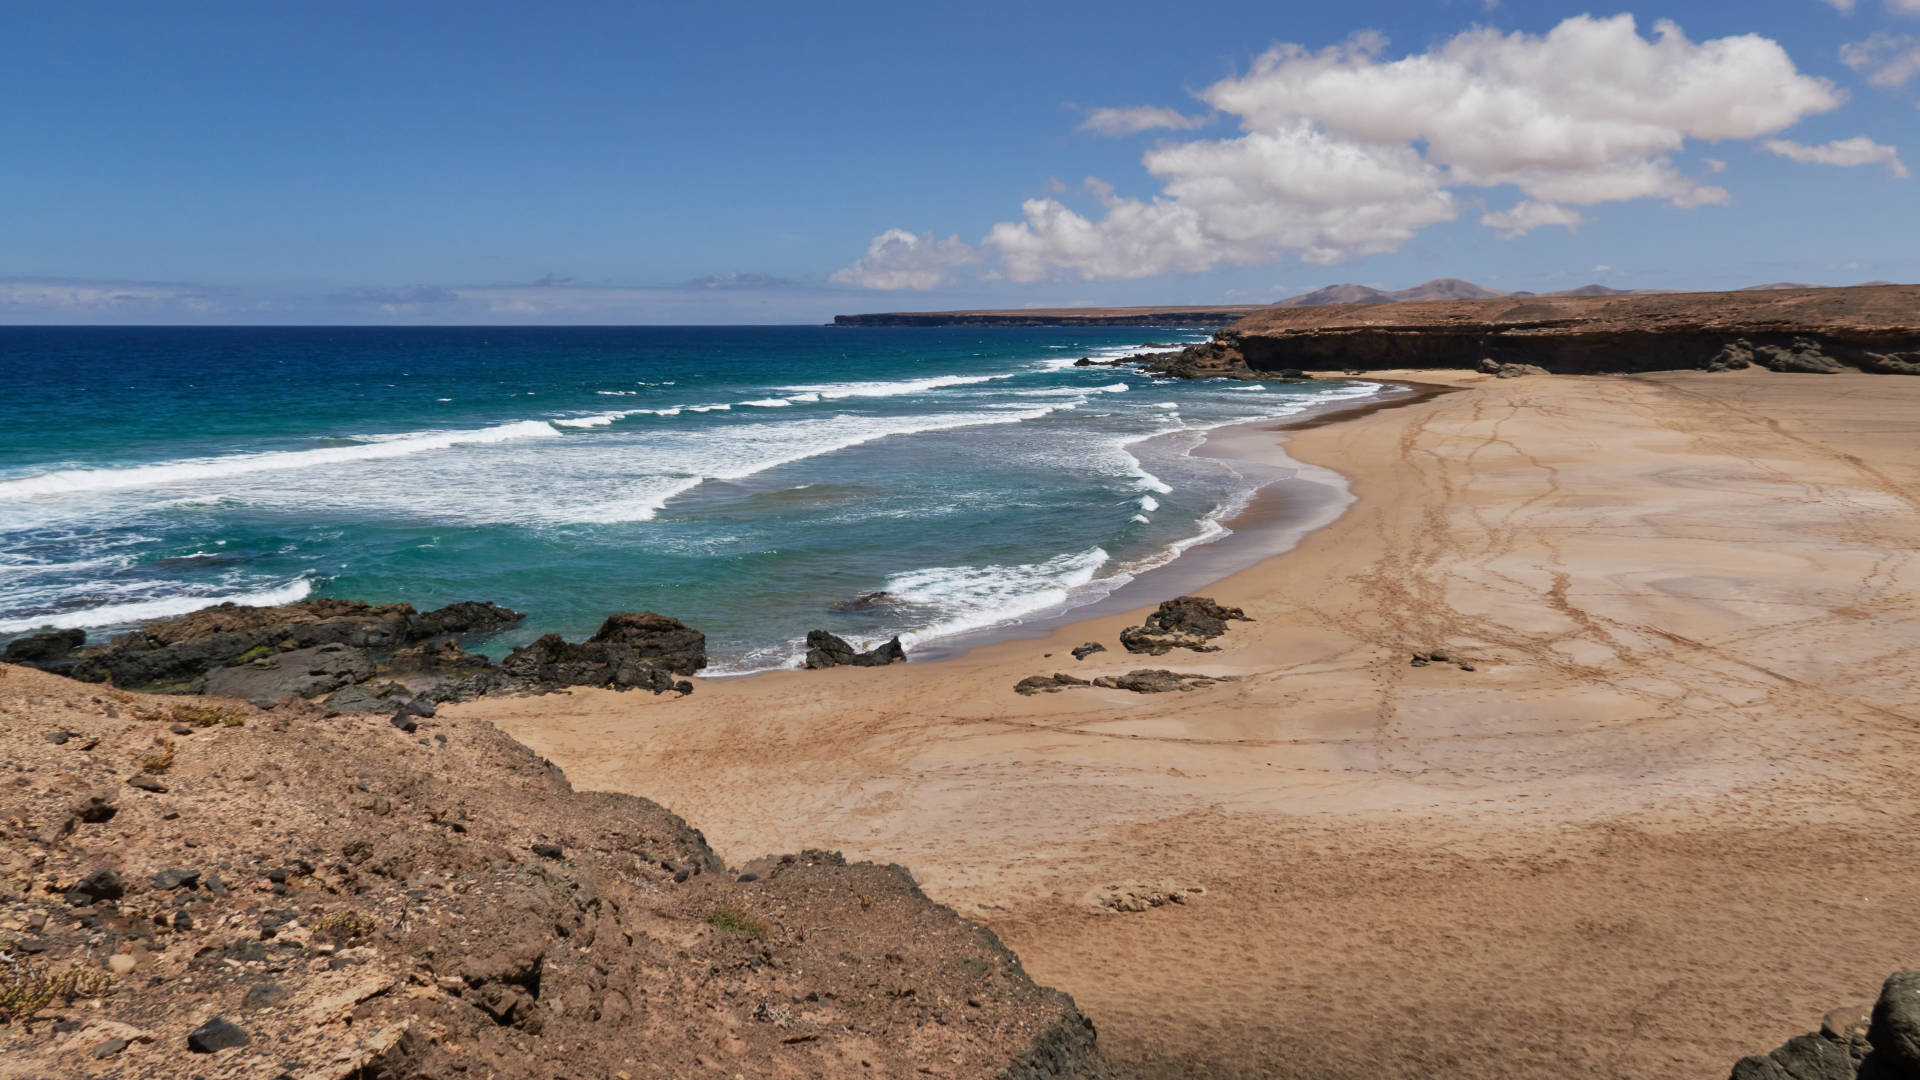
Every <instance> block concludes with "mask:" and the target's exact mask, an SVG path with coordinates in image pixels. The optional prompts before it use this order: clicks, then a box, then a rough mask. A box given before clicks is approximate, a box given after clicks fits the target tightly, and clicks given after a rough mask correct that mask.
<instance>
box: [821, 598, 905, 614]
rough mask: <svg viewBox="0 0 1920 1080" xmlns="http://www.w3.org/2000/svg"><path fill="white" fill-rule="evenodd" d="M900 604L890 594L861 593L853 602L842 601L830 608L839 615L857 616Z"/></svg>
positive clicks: (897, 599)
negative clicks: (864, 612)
mask: <svg viewBox="0 0 1920 1080" xmlns="http://www.w3.org/2000/svg"><path fill="white" fill-rule="evenodd" d="M899 602H900V600H899V598H898V597H896V596H894V595H893V594H892V593H890V592H870V593H861V594H860V595H859V596H856V597H854V598H853V599H851V600H842V601H840V602H839V603H837V604H835V605H833V606H832V607H830V608H828V609H827V610H828V611H831V612H834V613H835V614H837V615H857V614H859V613H861V612H863V611H882V610H885V609H886V608H890V607H893V606H894V605H895V604H898V603H899Z"/></svg>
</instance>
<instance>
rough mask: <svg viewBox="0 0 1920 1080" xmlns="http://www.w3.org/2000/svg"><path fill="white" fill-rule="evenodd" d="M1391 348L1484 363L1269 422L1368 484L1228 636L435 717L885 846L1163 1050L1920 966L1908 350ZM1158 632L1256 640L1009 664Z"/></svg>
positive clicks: (1777, 1004)
mask: <svg viewBox="0 0 1920 1080" xmlns="http://www.w3.org/2000/svg"><path fill="white" fill-rule="evenodd" d="M1381 374H1382V376H1383V377H1388V378H1404V379H1407V380H1412V381H1417V382H1422V383H1428V384H1437V385H1445V386H1448V387H1452V388H1454V389H1455V390H1456V392H1451V393H1444V394H1438V395H1435V396H1430V397H1425V398H1423V399H1421V400H1419V401H1416V402H1413V403H1411V404H1407V405H1405V406H1404V407H1399V408H1392V409H1382V410H1377V411H1371V412H1367V413H1365V414H1364V415H1359V416H1356V417H1349V418H1346V419H1339V420H1336V421H1334V422H1331V423H1325V424H1321V425H1318V426H1312V427H1308V428H1306V429H1305V430H1295V431H1290V432H1274V433H1271V435H1270V438H1271V439H1272V441H1273V442H1274V443H1276V444H1277V443H1279V442H1280V441H1282V440H1284V441H1285V447H1286V451H1287V453H1289V454H1291V455H1292V457H1294V458H1296V459H1298V460H1299V461H1300V462H1303V463H1306V464H1308V465H1312V466H1317V467H1321V468H1326V469H1331V470H1334V471H1336V472H1338V473H1339V474H1340V475H1341V476H1344V477H1345V478H1346V479H1347V481H1348V482H1349V483H1350V485H1351V491H1352V494H1353V495H1354V496H1355V501H1354V502H1353V504H1352V505H1351V506H1349V507H1348V508H1347V509H1346V510H1345V512H1344V513H1342V514H1341V515H1340V516H1339V517H1338V519H1337V520H1335V521H1333V522H1332V523H1331V524H1327V525H1325V526H1323V527H1321V528H1318V529H1316V530H1314V531H1313V532H1311V533H1309V534H1308V535H1307V536H1305V538H1304V539H1303V540H1302V541H1301V542H1300V543H1299V544H1298V546H1296V547H1295V548H1293V550H1291V551H1288V552H1286V553H1285V554H1282V555H1279V556H1276V557H1273V558H1269V559H1265V560H1264V561H1261V562H1259V563H1258V564H1257V565H1253V566H1251V567H1250V568H1248V569H1244V570H1241V571H1239V572H1236V573H1233V574H1231V575H1230V576H1228V577H1225V578H1224V579H1222V580H1218V581H1216V582H1214V583H1212V584H1210V585H1207V586H1206V587H1205V588H1203V589H1197V590H1194V591H1198V592H1200V593H1202V594H1203V595H1208V596H1211V597H1213V598H1214V599H1216V600H1218V601H1219V602H1221V603H1223V604H1229V605H1234V606H1239V607H1242V608H1244V609H1245V610H1246V612H1247V614H1248V615H1249V616H1251V617H1252V618H1253V619H1254V620H1256V621H1254V622H1251V623H1235V624H1233V629H1232V630H1231V631H1230V632H1229V633H1228V634H1227V635H1226V636H1225V637H1224V638H1222V639H1220V644H1222V645H1223V646H1224V648H1223V649H1222V651H1220V652H1217V653H1209V654H1190V653H1184V652H1175V653H1173V654H1172V655H1169V656H1166V657H1134V656H1129V655H1128V654H1126V653H1125V652H1123V651H1121V650H1120V649H1119V647H1118V644H1117V636H1118V632H1119V630H1120V629H1121V628H1122V627H1124V626H1128V625H1131V624H1135V623H1138V622H1139V621H1140V620H1141V617H1142V616H1143V615H1144V614H1146V612H1147V610H1148V608H1147V607H1146V606H1142V607H1140V608H1138V609H1137V610H1133V611H1130V612H1126V613H1116V614H1111V615H1101V616H1100V617H1098V618H1093V619H1090V620H1083V621H1080V622H1076V623H1073V624H1071V625H1068V626H1065V627H1061V628H1059V629H1057V630H1054V631H1052V632H1050V633H1048V634H1047V635H1046V636H1043V637H1036V638H1030V639H1024V640H1013V641H1006V642H1002V643H999V644H994V645H989V646H986V647H982V648H978V649H975V650H973V651H971V652H968V653H966V654H965V655H962V656H959V657H955V658H952V659H946V660H942V661H939V662H936V663H924V664H922V663H909V664H906V665H900V666H895V667H892V668H885V669H836V670H830V671H821V672H801V671H795V672H781V673H775V674H770V675H765V676H758V677H753V678H748V679H736V680H707V681H703V682H701V684H700V685H699V688H698V690H697V692H696V693H695V694H694V695H693V696H692V697H691V698H689V699H686V700H672V699H670V698H656V697H653V696H651V695H641V694H631V693H630V694H620V693H614V692H611V691H596V690H576V691H573V692H572V693H571V694H570V695H554V696H548V697H541V698H514V699H483V700H481V701H477V702H474V703H470V704H467V705H462V706H456V707H452V708H450V709H448V710H447V712H448V713H449V714H451V715H454V716H456V717H459V718H466V717H480V718H486V719H490V720H492V721H494V722H495V723H497V724H499V725H500V726H501V727H502V728H503V729H505V730H506V731H507V732H508V733H509V734H511V735H512V736H514V737H515V738H517V739H519V740H521V741H523V742H525V743H526V744H527V745H529V746H531V747H533V748H534V749H535V750H536V751H538V752H539V753H541V754H544V755H546V756H548V757H550V758H551V759H553V760H554V761H555V762H557V763H559V764H560V765H562V766H563V767H564V768H565V769H566V771H567V773H568V775H569V776H570V777H571V778H572V780H573V782H574V783H575V784H576V785H577V786H579V787H581V788H594V789H606V790H615V791H627V792H633V793H638V794H643V795H646V796H648V797H650V798H653V799H656V800H658V801H660V802H662V803H664V804H665V805H666V806H668V807H669V808H671V809H672V810H674V811H676V812H678V813H680V814H682V815H684V816H685V817H686V818H687V819H688V820H689V821H691V822H694V823H696V824H697V825H699V826H700V828H701V829H703V830H704V831H705V834H706V836H707V838H708V839H709V840H710V841H711V842H712V843H713V845H714V847H715V848H716V849H717V850H718V851H719V852H720V853H721V854H722V855H723V856H724V857H725V858H726V859H727V860H728V861H730V862H732V863H734V864H736V865H738V864H742V863H745V862H746V861H747V860H749V859H752V858H755V857H757V856H760V855H762V854H766V853H769V852H780V851H790V850H797V849H800V848H806V847H820V848H834V849H839V850H842V851H844V852H845V853H846V855H847V856H848V857H849V858H859V859H872V860H877V861H880V862H897V863H901V864H904V865H905V866H907V867H908V868H910V869H911V870H912V871H913V873H914V875H915V876H916V877H917V878H918V880H919V881H920V883H921V884H922V886H923V887H924V888H925V890H926V891H927V893H928V894H929V895H931V896H932V897H933V898H935V899H937V900H939V901H941V902H944V903H946V904H950V905H952V906H953V907H954V908H956V909H957V910H959V911H960V912H961V913H962V914H964V915H967V916H970V917H973V918H975V919H978V920H980V921H982V922H984V923H985V924H986V925H988V926H989V927H991V928H992V929H993V930H995V931H996V932H997V933H998V934H999V935H1000V936H1001V937H1002V939H1003V940H1004V941H1005V942H1006V943H1007V944H1008V945H1009V946H1011V947H1012V948H1013V949H1014V950H1015V951H1016V952H1017V953H1018V954H1019V956H1020V958H1021V960H1022V961H1023V962H1024V964H1025V966H1026V969H1027V970H1028V972H1029V973H1030V974H1031V975H1032V976H1033V977H1034V978H1035V979H1036V980H1037V981H1039V982H1041V983H1045V984H1049V985H1052V986H1055V987H1058V988H1060V989H1062V990H1065V991H1067V992H1068V993H1070V994H1072V995H1073V997H1074V998H1075V999H1076V1000H1077V1001H1078V1003H1079V1005H1080V1007H1081V1008H1082V1010H1083V1011H1084V1012H1085V1013H1086V1014H1087V1015H1088V1016H1089V1017H1091V1018H1092V1019H1093V1021H1094V1022H1095V1023H1096V1024H1097V1025H1098V1027H1099V1031H1100V1041H1101V1044H1102V1046H1103V1047H1104V1048H1105V1049H1106V1051H1107V1053H1108V1054H1109V1055H1111V1056H1112V1057H1113V1058H1114V1059H1115V1060H1116V1061H1119V1062H1122V1063H1125V1064H1127V1065H1130V1066H1132V1067H1134V1068H1137V1069H1138V1070H1139V1071H1140V1072H1141V1073H1142V1074H1143V1075H1146V1076H1166V1077H1172V1076H1192V1075H1205V1076H1226V1077H1233V1076H1249V1077H1250V1076H1264V1075H1273V1074H1284V1075H1290V1076H1302V1077H1424V1076H1432V1075H1446V1076H1450V1077H1542V1078H1544V1077H1564V1076H1570V1075H1591V1076H1605V1077H1647V1078H1653V1077H1683V1076H1684V1077H1717V1076H1723V1075H1725V1073H1726V1071H1727V1070H1728V1068H1729V1067H1730V1066H1731V1065H1732V1063H1733V1061H1734V1060H1735V1059H1737V1058H1739V1057H1741V1056H1742V1055H1744V1054H1748V1053H1755V1052H1763V1051H1765V1050H1767V1049H1770V1048H1771V1047H1773V1046H1776V1045H1778V1044H1779V1043H1780V1042H1781V1041H1783V1040H1784V1039H1786V1038H1787V1037H1789V1036H1791V1035H1795V1034H1799V1033H1802V1032H1805V1031H1808V1030H1812V1029H1813V1028H1815V1027H1817V1026H1818V1022H1819V1017H1820V1015H1821V1013H1823V1012H1825V1011H1826V1010H1828V1009H1831V1008H1834V1007H1837V1006H1841V1005H1850V1004H1853V1003H1856V1002H1860V1001H1867V1000H1871V999H1872V997H1873V994H1874V992H1875V991H1876V990H1877V988H1878V987H1879V984H1880V981H1881V980H1882V979H1883V978H1884V977H1885V976H1886V975H1887V973H1888V972H1890V971H1893V970H1894V969H1896V968H1900V967H1903V966H1905V967H1913V966H1916V965H1920V921H1917V920H1915V919H1914V917H1913V913H1914V912H1915V911H1916V910H1920V874H1916V873H1915V870H1914V867H1915V866H1917V865H1920V784H1916V783H1915V781H1914V777H1915V776H1916V775H1920V773H1917V772H1916V766H1920V663H1916V662H1915V656H1916V655H1917V653H1916V646H1920V614H1917V613H1920V569H1917V568H1916V566H1915V561H1914V557H1913V553H1914V551H1915V550H1916V547H1920V454H1916V453H1915V433H1916V428H1915V425H1914V420H1913V418H1914V417H1915V416H1916V415H1920V379H1902V378H1895V377H1886V376H1875V375H1860V374H1833V375H1785V374H1775V373H1769V372H1760V371H1752V372H1741V373H1725V374H1704V373H1669V374H1658V375H1649V376H1640V377H1602V376H1592V377H1578V376H1552V377H1546V376H1531V377H1525V378H1517V379H1506V380H1500V379H1494V378H1492V377H1489V376H1482V375H1473V374H1465V373H1461V372H1385V373H1381ZM1256 509H1258V508H1257V507H1256ZM1169 595H1170V594H1169ZM1164 598H1165V597H1164V596H1154V597H1151V598H1150V600H1153V601H1157V600H1159V599H1164ZM1141 603H1142V605H1147V604H1148V603H1149V598H1145V597H1143V598H1142V600H1141ZM1085 641H1101V642H1103V643H1105V644H1106V645H1107V647H1108V650H1109V651H1107V652H1104V653H1098V654H1094V655H1092V656H1090V657H1089V658H1088V659H1087V660H1085V661H1080V662H1076V661H1075V660H1074V659H1073V658H1072V656H1071V655H1070V653H1069V650H1070V649H1071V648H1072V647H1073V646H1075V645H1078V644H1080V643H1082V642H1085ZM1436 649H1437V650H1442V651H1444V652H1445V653H1446V654H1447V655H1448V656H1449V657H1450V658H1455V659H1464V660H1466V661H1468V662H1470V664H1471V666H1472V668H1473V670H1471V671H1467V670H1462V669H1461V668H1460V667H1458V666H1456V665H1453V664H1450V663H1435V664H1431V665H1428V666H1424V667H1415V666H1412V665H1411V664H1410V659H1411V657H1412V655H1413V654H1414V653H1415V652H1428V651H1432V650H1436ZM1138 667H1168V668H1172V669H1174V670H1178V671H1186V672H1198V673H1211V674H1220V675H1227V674H1231V675H1236V676H1239V677H1240V681H1238V682H1233V683H1223V684H1219V685H1216V686H1214V687H1212V688H1209V689H1205V690H1198V691H1194V692H1189V693H1177V694H1159V695H1141V694H1132V693H1127V692H1124V691H1120V690H1107V689H1091V688H1088V689H1073V690H1069V691H1066V692H1062V693H1058V694H1043V695H1039V696H1035V697H1022V696H1018V695H1016V694H1015V693H1014V692H1013V689H1012V688H1013V685H1014V683H1015V682H1017V681H1018V680H1020V679H1021V678H1023V677H1026V676H1029V675H1036V674H1045V673H1050V672H1054V671H1064V672H1071V673H1073V674H1075V675H1077V676H1079V677H1082V678H1091V677H1093V676H1094V675H1099V674H1114V673H1123V672H1125V671H1127V670H1130V669H1133V668H1138ZM1189 889H1192V890H1204V892H1196V893H1194V894H1193V895H1189V896H1186V897H1184V902H1182V903H1173V904H1166V905H1164V906H1159V907H1153V908H1151V909H1149V910H1145V911H1138V912H1125V913H1121V912H1115V911H1112V910H1110V909H1108V908H1107V907H1105V906H1104V905H1103V904H1102V898H1103V897H1107V896H1110V895H1114V894H1117V893H1128V892H1151V891H1154V890H1160V891H1163V892H1164V891H1168V890H1189Z"/></svg>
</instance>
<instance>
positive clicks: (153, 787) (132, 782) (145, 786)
mask: <svg viewBox="0 0 1920 1080" xmlns="http://www.w3.org/2000/svg"><path fill="white" fill-rule="evenodd" d="M127 786H128V787H137V788H139V789H140V790H141V791H151V792H153V793H155V794H157V795H165V794H166V793H167V785H165V784H163V783H161V782H160V781H158V780H156V779H154V778H153V777H151V776H148V775H147V774H146V773H136V774H135V775H133V776H129V777H127Z"/></svg>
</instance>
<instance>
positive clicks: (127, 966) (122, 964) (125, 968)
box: [107, 953, 138, 975]
mask: <svg viewBox="0 0 1920 1080" xmlns="http://www.w3.org/2000/svg"><path fill="white" fill-rule="evenodd" d="M137 963H138V962H137V961H136V960H134V958H133V957H131V956H128V955H127V954H126V953H114V954H113V955H112V956H109V957H107V970H108V971H111V972H113V973H114V974H115V975H129V974H132V973H133V969H134V967H135V966H136V965H137Z"/></svg>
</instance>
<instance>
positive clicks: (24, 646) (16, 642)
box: [0, 630, 87, 674]
mask: <svg viewBox="0 0 1920 1080" xmlns="http://www.w3.org/2000/svg"><path fill="white" fill-rule="evenodd" d="M86 641H87V632H86V631H85V630H45V631H41V632H40V633H37V634H27V635H26V636H24V637H17V638H14V639H13V640H12V641H9V642H7V649H6V652H5V653H3V654H0V660H4V661H5V662H6V663H9V664H31V665H33V666H34V667H37V668H45V669H48V670H53V669H54V668H56V667H58V668H60V669H61V671H62V674H64V673H65V672H66V671H67V670H71V669H72V667H73V650H75V649H77V648H79V647H80V646H82V645H84V644H86Z"/></svg>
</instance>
